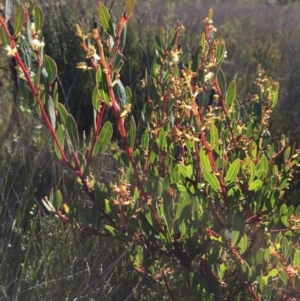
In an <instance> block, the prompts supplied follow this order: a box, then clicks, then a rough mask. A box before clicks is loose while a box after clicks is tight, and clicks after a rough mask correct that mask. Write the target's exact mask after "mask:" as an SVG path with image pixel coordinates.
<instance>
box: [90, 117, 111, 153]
mask: <svg viewBox="0 0 300 301" xmlns="http://www.w3.org/2000/svg"><path fill="white" fill-rule="evenodd" d="M112 134H113V127H112V125H111V123H110V122H109V121H107V122H106V123H105V124H104V126H103V127H102V129H101V132H100V135H99V137H98V139H97V142H96V143H95V146H94V149H93V157H97V156H98V155H99V154H100V153H102V152H103V151H105V149H107V147H108V145H109V142H110V140H111V137H112Z"/></svg>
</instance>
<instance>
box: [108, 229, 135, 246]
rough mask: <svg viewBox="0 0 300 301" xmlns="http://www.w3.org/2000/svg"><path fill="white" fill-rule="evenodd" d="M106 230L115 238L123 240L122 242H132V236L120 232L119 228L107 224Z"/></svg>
mask: <svg viewBox="0 0 300 301" xmlns="http://www.w3.org/2000/svg"><path fill="white" fill-rule="evenodd" d="M105 230H106V231H107V232H108V233H109V234H110V235H111V236H112V237H114V238H115V239H117V240H119V241H121V242H125V243H128V242H130V238H129V237H128V236H127V235H126V234H122V235H120V234H118V232H117V230H116V229H115V228H114V227H112V226H110V225H105Z"/></svg>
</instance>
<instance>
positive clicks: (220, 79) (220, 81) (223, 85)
mask: <svg viewBox="0 0 300 301" xmlns="http://www.w3.org/2000/svg"><path fill="white" fill-rule="evenodd" d="M217 82H218V86H219V88H220V91H221V95H223V96H225V93H226V80H225V76H224V73H223V71H222V69H219V70H218V72H217Z"/></svg>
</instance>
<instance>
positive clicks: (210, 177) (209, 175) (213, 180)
mask: <svg viewBox="0 0 300 301" xmlns="http://www.w3.org/2000/svg"><path fill="white" fill-rule="evenodd" d="M203 176H204V179H205V180H206V181H207V182H208V184H209V185H210V186H211V187H212V189H213V190H214V191H216V192H219V191H220V183H219V180H218V178H217V176H216V175H215V174H214V173H213V172H211V171H208V170H207V169H206V168H203Z"/></svg>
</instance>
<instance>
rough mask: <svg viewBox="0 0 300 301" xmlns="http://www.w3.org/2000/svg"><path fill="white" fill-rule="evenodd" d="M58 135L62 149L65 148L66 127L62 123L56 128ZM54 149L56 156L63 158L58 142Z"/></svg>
mask: <svg viewBox="0 0 300 301" xmlns="http://www.w3.org/2000/svg"><path fill="white" fill-rule="evenodd" d="M56 136H57V138H58V141H59V143H60V145H61V147H62V149H64V143H65V128H64V126H63V125H62V124H60V125H59V126H58V128H57V130H56ZM54 150H55V153H56V156H57V157H58V159H62V155H61V153H60V150H59V148H58V146H57V144H56V142H54Z"/></svg>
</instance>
